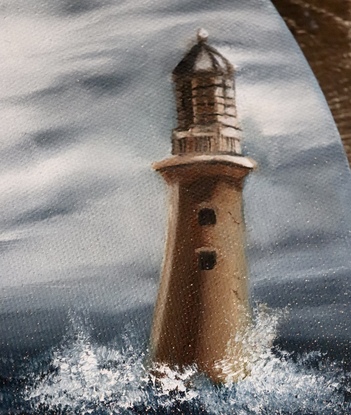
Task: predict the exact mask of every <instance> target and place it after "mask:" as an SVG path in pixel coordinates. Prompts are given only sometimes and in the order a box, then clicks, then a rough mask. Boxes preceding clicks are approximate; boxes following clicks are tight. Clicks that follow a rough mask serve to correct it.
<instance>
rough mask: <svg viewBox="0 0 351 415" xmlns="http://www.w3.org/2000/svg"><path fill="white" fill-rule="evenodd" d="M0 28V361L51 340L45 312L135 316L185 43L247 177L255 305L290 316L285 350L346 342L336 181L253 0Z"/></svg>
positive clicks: (323, 142)
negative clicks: (226, 95)
mask: <svg viewBox="0 0 351 415" xmlns="http://www.w3.org/2000/svg"><path fill="white" fill-rule="evenodd" d="M0 16H1V25H0V74H1V77H0V113H1V129H0V159H1V162H0V229H1V234H0V252H1V256H0V278H1V279H0V296H1V297H0V301H1V304H2V306H1V309H2V315H1V317H0V325H1V327H2V330H3V333H5V335H4V336H3V337H2V339H1V342H2V346H3V347H5V345H6V344H7V345H10V346H9V347H13V344H15V343H16V342H17V343H16V344H18V338H19V337H21V336H22V337H23V330H25V329H26V328H27V331H28V332H29V331H32V328H33V327H32V326H33V325H35V326H38V327H39V328H37V331H36V332H35V333H37V334H35V333H34V335H33V333H31V334H30V335H29V337H30V338H31V341H32V342H33V344H37V343H36V342H37V341H38V338H40V339H41V340H42V341H43V339H44V338H47V337H50V336H52V337H54V336H55V330H56V329H55V327H56V326H55V325H54V326H53V325H52V322H53V321H56V320H55V319H56V317H57V315H56V314H55V313H56V311H57V310H58V309H60V308H62V309H64V310H67V309H72V308H78V309H89V310H90V311H91V312H92V313H93V312H95V313H100V314H101V315H104V314H105V315H111V316H114V317H113V318H114V319H116V318H117V317H116V316H118V315H119V314H120V313H123V312H124V311H126V310H138V309H139V310H141V312H143V313H144V310H146V309H147V310H151V307H152V304H153V302H154V300H155V295H156V290H157V283H158V273H159V270H160V266H161V261H162V254H163V243H164V235H165V224H166V222H165V219H166V192H165V190H166V189H165V186H164V183H163V182H162V180H161V178H160V177H158V176H157V174H156V173H154V172H153V171H152V170H151V167H150V166H151V163H152V162H153V161H156V160H160V159H162V158H164V157H166V156H168V155H169V152H170V136H171V129H172V128H173V127H174V126H175V123H176V121H175V105H174V98H173V90H172V83H171V76H170V74H171V71H172V69H173V68H174V67H175V66H176V64H177V63H178V62H179V60H180V59H181V58H182V56H183V55H184V53H185V52H186V51H187V49H188V48H189V46H191V45H192V42H193V41H194V39H195V33H196V29H198V28H199V27H204V28H206V30H208V31H209V33H210V43H211V44H212V45H213V46H215V47H216V48H217V49H218V50H219V51H221V52H222V53H223V54H224V55H225V56H226V57H227V58H228V59H229V60H230V61H231V62H232V63H233V65H234V66H235V68H236V86H237V107H238V113H239V119H240V122H241V125H242V128H243V131H244V134H243V135H244V142H243V145H244V151H245V153H246V154H247V155H249V156H250V157H252V158H254V159H255V160H256V161H257V163H258V165H259V168H258V170H257V171H256V172H254V173H253V174H252V175H251V177H250V178H249V179H248V180H247V182H246V187H245V190H244V196H245V218H246V222H247V234H248V235H247V237H248V250H247V253H248V259H249V266H250V273H251V283H252V292H253V295H254V298H255V299H256V300H257V301H265V302H267V303H268V304H269V305H270V306H273V307H284V306H286V305H288V304H290V306H291V307H292V308H293V309H294V312H293V313H292V317H291V320H290V323H289V326H286V327H285V328H283V329H282V330H283V332H284V333H285V334H286V336H287V337H289V336H293V335H294V333H295V334H296V333H297V332H298V331H299V330H300V331H301V333H302V334H301V335H302V336H308V335H315V336H317V334H316V333H319V334H318V335H320V336H322V337H323V336H328V333H330V328H331V327H333V330H334V331H333V334H332V336H334V335H335V336H338V338H346V339H348V336H349V334H347V328H348V327H349V325H350V323H349V322H347V320H346V317H345V315H344V312H345V311H349V308H350V307H349V304H350V288H349V287H350V284H349V283H348V280H349V274H350V267H351V256H350V254H349V252H350V235H351V234H350V232H351V209H350V206H351V180H350V173H349V169H348V166H347V162H346V157H345V155H344V153H343V149H342V146H341V142H340V138H339V136H338V133H337V131H336V128H335V126H334V123H333V121H332V118H331V115H330V112H329V110H328V108H327V105H326V103H325V101H324V98H323V97H322V94H321V92H320V90H319V88H318V85H317V83H316V81H315V79H314V78H313V76H312V73H311V71H310V69H309V68H308V66H307V64H306V62H305V60H304V58H303V56H302V54H301V52H300V51H299V50H298V48H297V46H296V44H295V42H294V40H293V38H292V36H291V35H290V34H289V32H288V30H287V29H286V27H285V25H284V23H283V21H282V20H281V19H280V17H278V16H277V14H276V12H275V10H274V8H273V6H272V5H271V4H270V3H269V1H268V0H252V1H250V2H247V1H244V0H219V1H216V2H213V1H209V0H208V1H207V0H205V1H203V0H201V1H199V0H179V1H176V2H175V1H171V0H148V1H137V0H128V1H123V0H122V1H121V0H119V1H118V0H106V1H104V0H100V1H98V0H46V1H44V0H40V1H38V0H3V1H2V2H1V5H0ZM312 287H317V288H312ZM318 287H319V288H318ZM322 287H327V288H325V289H324V291H323V288H322ZM318 290H319V291H318ZM272 293H273V294H272ZM28 310H30V312H28ZM30 313H32V314H30ZM48 313H49V314H48ZM50 313H51V314H50ZM306 313H307V315H308V318H306ZM48 315H49V316H51V317H49V318H48V317H47V316H48ZM30 316H31V317H30ZM33 316H34V317H33ZM331 316H332V317H331ZM113 318H112V320H113ZM45 319H48V320H45ZM323 319H324V320H323ZM112 320H111V321H112ZM320 320H323V321H324V322H325V324H324V326H323V325H322V327H321V326H320V325H318V324H317V323H316V322H317V321H320ZM57 321H59V318H58V317H57ZM301 322H302V323H304V324H301ZM335 322H336V323H335ZM28 327H29V328H28ZM301 327H302V328H301ZM303 327H304V328H303ZM350 329H351V327H350ZM4 330H5V331H4ZM48 330H49V331H50V332H51V334H50V333H49V334H48ZM57 330H58V329H57ZM106 330H107V329H106ZM284 330H285V331H284ZM311 333H312V334H311ZM26 335H27V336H28V333H27V334H26ZM333 338H334V337H333ZM11 339H12V340H11ZM26 341H28V337H27V340H26Z"/></svg>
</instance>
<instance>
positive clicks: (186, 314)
mask: <svg viewBox="0 0 351 415" xmlns="http://www.w3.org/2000/svg"><path fill="white" fill-rule="evenodd" d="M233 75H234V69H233V67H232V65H231V64H230V62H229V61H228V60H227V59H226V58H224V57H223V56H222V55H221V54H220V53H219V52H218V51H217V50H216V49H214V48H213V47H211V46H210V45H208V44H207V33H206V32H205V31H204V30H203V29H200V30H199V32H198V42H197V44H195V45H194V46H193V47H192V49H191V50H190V51H189V52H188V53H187V54H186V55H185V57H184V58H183V60H182V61H181V62H180V63H179V64H178V65H177V66H176V68H175V69H174V71H173V80H174V83H175V93H176V100H177V113H178V126H177V128H176V129H175V130H174V131H173V136H172V154H173V156H172V157H170V158H167V159H165V160H162V161H160V162H157V163H155V164H154V165H153V167H154V169H155V170H157V171H158V172H159V173H160V174H161V175H162V176H163V178H164V179H165V181H166V183H167V184H168V188H169V219H168V231H167V240H166V246H165V257H164V263H163V271H162V277H161V283H160V287H159V292H158V299H157V303H156V307H155V312H154V320H153V328H152V335H151V350H152V358H153V360H154V361H156V362H160V363H167V364H169V365H170V366H173V367H178V368H180V369H181V368H184V367H186V366H188V365H193V364H196V365H197V367H198V368H199V370H200V371H202V372H204V373H206V374H207V375H208V376H209V377H210V378H211V379H212V380H213V381H215V382H221V381H223V380H224V378H225V375H224V373H223V371H222V369H221V365H220V363H221V361H223V359H226V358H227V357H228V353H229V354H230V351H229V350H228V342H229V341H230V340H231V339H232V340H233V339H234V338H235V335H236V334H237V333H238V332H240V331H241V330H243V329H245V326H246V325H247V323H248V319H249V314H250V313H249V301H248V288H247V283H248V276H247V268H246V261H245V252H244V246H245V229H244V219H243V212H242V189H243V181H244V178H245V177H246V175H247V174H248V173H249V172H250V171H251V170H252V169H253V168H254V167H255V162H254V161H253V160H251V159H249V158H247V157H244V156H242V155H241V145H240V140H241V138H240V137H241V130H240V127H239V124H238V121H237V116H236V105H235V99H234V79H233ZM238 350H239V349H238ZM236 353H239V354H240V353H241V352H240V350H239V351H237V352H236ZM240 360H242V359H240V356H234V360H233V361H237V362H238V363H237V365H239V366H240V364H241V363H240ZM234 365H235V364H234ZM234 369H235V370H238V371H240V370H241V368H240V367H234Z"/></svg>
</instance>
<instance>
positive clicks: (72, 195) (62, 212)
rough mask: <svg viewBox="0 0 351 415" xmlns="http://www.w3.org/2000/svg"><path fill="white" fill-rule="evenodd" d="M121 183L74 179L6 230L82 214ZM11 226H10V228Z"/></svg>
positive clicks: (22, 214) (106, 180)
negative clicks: (91, 204) (88, 206)
mask: <svg viewBox="0 0 351 415" xmlns="http://www.w3.org/2000/svg"><path fill="white" fill-rule="evenodd" d="M118 186H119V182H118V180H116V179H115V178H110V177H94V178H91V177H85V178H84V177H83V178H78V177H77V178H76V180H75V179H74V178H72V180H70V181H68V182H66V183H65V188H64V189H62V188H59V189H56V192H54V194H53V196H52V197H51V198H49V200H47V199H46V200H45V201H43V202H40V200H38V204H37V207H36V208H34V209H29V210H25V211H24V212H23V211H22V212H21V213H19V214H18V215H17V216H16V217H15V218H14V219H12V220H11V221H10V223H9V222H6V223H5V224H3V226H5V227H6V228H9V227H10V228H11V227H18V226H24V225H31V224H34V223H36V222H42V221H46V220H50V219H53V218H55V217H64V216H67V215H72V214H74V213H76V212H80V211H82V210H84V209H85V208H87V205H88V204H89V203H90V202H92V201H94V200H97V199H100V198H104V197H106V195H107V194H110V193H111V191H113V190H114V189H116V188H118ZM9 225H10V226H9Z"/></svg>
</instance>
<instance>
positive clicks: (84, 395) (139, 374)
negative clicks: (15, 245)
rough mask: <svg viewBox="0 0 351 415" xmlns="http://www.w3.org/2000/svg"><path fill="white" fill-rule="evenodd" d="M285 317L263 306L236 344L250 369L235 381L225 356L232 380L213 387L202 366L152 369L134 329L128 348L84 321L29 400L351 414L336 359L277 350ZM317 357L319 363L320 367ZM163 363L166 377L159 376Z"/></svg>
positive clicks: (77, 409) (106, 410)
mask: <svg viewBox="0 0 351 415" xmlns="http://www.w3.org/2000/svg"><path fill="white" fill-rule="evenodd" d="M281 318H283V313H282V312H271V311H269V310H267V309H264V308H262V307H260V308H258V309H256V310H255V312H254V323H253V325H252V327H251V328H250V329H249V330H248V331H247V332H246V333H243V334H242V335H241V336H237V338H236V339H233V341H232V344H231V346H232V347H235V343H238V342H239V343H240V344H242V345H245V350H247V351H248V353H246V354H245V356H246V357H245V359H247V367H248V368H249V373H250V374H249V375H247V376H243V377H242V379H241V380H239V381H238V382H233V381H232V379H233V371H232V367H233V362H231V361H230V360H229V359H227V360H226V361H225V362H222V364H223V365H224V366H223V367H224V368H225V370H226V374H227V383H226V385H225V386H215V385H213V384H212V383H211V382H210V381H209V380H208V379H206V378H205V376H203V375H201V374H199V373H197V371H196V368H195V367H192V368H189V369H188V370H185V371H183V372H178V371H175V370H172V369H170V368H169V367H167V366H158V367H157V368H155V367H153V368H152V369H153V370H151V371H150V367H147V365H146V364H145V362H146V361H147V352H146V351H145V349H143V348H142V347H141V346H138V345H135V344H134V343H135V342H134V341H133V339H132V334H130V336H128V334H127V335H126V336H125V338H124V345H123V346H122V347H119V348H118V347H116V346H110V347H107V346H99V345H96V344H94V343H93V342H92V341H91V339H90V336H89V334H88V332H87V329H86V328H84V327H82V325H81V323H79V324H78V327H77V328H76V330H77V332H76V334H75V336H74V340H72V341H71V342H68V344H66V346H63V347H62V348H60V349H58V350H56V351H54V353H53V358H52V362H51V367H52V370H51V372H50V373H49V374H47V375H46V376H44V377H43V376H42V375H39V376H38V377H37V378H36V380H35V381H34V383H33V385H32V386H30V387H28V389H27V391H26V399H27V400H28V401H29V402H30V403H31V405H32V408H33V411H35V413H37V412H40V411H44V412H43V413H46V411H49V410H53V411H56V412H55V413H59V411H62V410H63V409H65V410H66V411H67V413H73V412H74V413H80V414H85V413H87V414H88V413H91V414H129V413H158V411H159V410H167V409H170V408H172V407H178V408H179V407H180V408H183V410H182V411H183V412H179V413H189V414H190V413H191V414H197V413H209V414H236V415H244V414H245V415H248V414H250V415H251V414H270V415H272V414H309V415H310V414H318V415H327V414H328V415H329V414H344V413H345V414H346V413H348V409H347V404H346V403H345V402H344V398H343V394H342V393H341V392H342V390H344V391H345V385H344V383H345V380H346V377H345V374H343V373H342V371H341V370H339V369H338V368H337V367H336V365H333V364H332V363H331V362H329V363H325V362H324V363H323V361H322V359H321V354H320V353H317V352H315V353H310V354H308V355H305V356H302V357H301V358H300V359H299V360H298V361H297V362H295V361H293V360H292V359H291V358H290V356H289V355H288V354H287V353H280V354H279V356H278V355H276V354H274V353H273V352H272V350H271V344H272V342H273V340H274V337H275V334H276V329H277V325H278V323H279V321H280V319H281ZM309 361H315V362H318V365H315V366H317V368H311V365H308V364H307V363H309ZM234 366H235V365H234ZM155 369H156V370H157V372H158V373H160V372H162V376H155V374H154V373H155ZM234 375H235V374H234ZM234 377H235V376H234ZM182 405H183V407H182ZM184 405H185V406H184ZM184 408H187V409H184ZM189 408H190V409H189ZM349 409H350V408H349ZM162 413H164V412H162ZM177 413H178V412H177Z"/></svg>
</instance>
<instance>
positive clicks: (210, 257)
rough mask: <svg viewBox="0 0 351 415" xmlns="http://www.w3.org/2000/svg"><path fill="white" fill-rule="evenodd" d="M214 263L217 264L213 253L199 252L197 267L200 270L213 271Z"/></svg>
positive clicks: (215, 255)
mask: <svg viewBox="0 0 351 415" xmlns="http://www.w3.org/2000/svg"><path fill="white" fill-rule="evenodd" d="M216 263H217V254H216V252H215V251H201V252H199V267H200V269H201V270H210V269H213V268H214V267H215V265H216Z"/></svg>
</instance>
